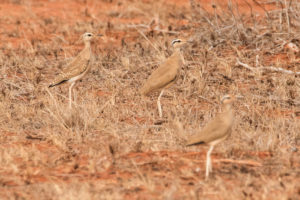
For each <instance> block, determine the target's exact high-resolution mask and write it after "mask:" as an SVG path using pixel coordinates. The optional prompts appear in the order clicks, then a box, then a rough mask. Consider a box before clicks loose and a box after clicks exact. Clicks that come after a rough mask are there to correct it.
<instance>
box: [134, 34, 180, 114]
mask: <svg viewBox="0 0 300 200" xmlns="http://www.w3.org/2000/svg"><path fill="white" fill-rule="evenodd" d="M185 43H186V41H185V40H182V39H175V40H173V41H172V46H173V47H174V49H175V50H174V53H173V54H172V55H171V56H170V57H169V58H167V60H166V61H165V62H164V63H162V64H161V65H160V66H159V67H158V68H157V69H156V70H154V71H153V72H152V74H151V75H150V76H149V78H148V79H147V81H146V82H145V83H144V85H143V86H142V88H141V89H140V93H141V94H142V95H148V94H149V93H151V92H153V91H156V90H160V89H161V93H160V95H159V97H158V100H157V106H158V111H159V116H160V117H162V111H161V104H160V98H161V96H162V94H163V91H164V89H165V88H168V87H169V86H170V85H172V83H174V82H175V80H176V78H177V74H178V71H179V69H180V67H181V66H182V64H183V56H182V55H181V52H180V47H181V46H182V45H184V44H185Z"/></svg>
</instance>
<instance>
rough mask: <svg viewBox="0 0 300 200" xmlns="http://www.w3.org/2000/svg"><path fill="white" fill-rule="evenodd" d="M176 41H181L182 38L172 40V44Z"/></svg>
mask: <svg viewBox="0 0 300 200" xmlns="http://www.w3.org/2000/svg"><path fill="white" fill-rule="evenodd" d="M176 42H178V43H179V42H181V40H180V39H175V40H173V41H172V45H174V44H175V43H176Z"/></svg>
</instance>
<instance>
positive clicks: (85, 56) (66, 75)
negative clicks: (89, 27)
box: [49, 33, 102, 108]
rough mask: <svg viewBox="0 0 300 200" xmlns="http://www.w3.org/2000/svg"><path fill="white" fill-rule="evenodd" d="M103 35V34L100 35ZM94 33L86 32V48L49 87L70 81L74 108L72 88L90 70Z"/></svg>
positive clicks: (84, 38) (84, 35)
mask: <svg viewBox="0 0 300 200" xmlns="http://www.w3.org/2000/svg"><path fill="white" fill-rule="evenodd" d="M98 36H102V35H98ZM93 37H94V35H93V34H92V33H84V34H83V35H82V39H83V42H84V45H85V46H84V49H83V50H82V51H81V52H80V53H79V54H78V55H77V56H76V57H75V58H74V59H73V60H72V61H71V62H70V63H69V64H68V65H67V66H66V68H65V69H64V70H63V71H62V72H61V74H59V75H58V76H57V77H56V78H55V80H54V81H53V83H52V84H51V85H49V87H54V86H56V85H60V84H62V83H65V82H68V83H70V84H71V85H70V87H69V107H70V108H72V88H73V86H74V85H75V83H76V81H78V80H79V79H81V78H82V77H83V76H84V75H85V74H86V73H87V72H88V71H89V70H90V61H91V57H92V50H91V40H92V39H93Z"/></svg>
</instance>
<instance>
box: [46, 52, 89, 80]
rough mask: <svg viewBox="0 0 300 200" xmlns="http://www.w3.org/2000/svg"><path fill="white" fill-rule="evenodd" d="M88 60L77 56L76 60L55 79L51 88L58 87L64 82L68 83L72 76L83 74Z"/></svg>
mask: <svg viewBox="0 0 300 200" xmlns="http://www.w3.org/2000/svg"><path fill="white" fill-rule="evenodd" d="M89 61H90V60H89V59H87V58H86V57H84V56H81V54H79V55H78V56H77V57H76V58H74V59H73V60H72V61H71V62H70V63H69V64H68V65H67V66H66V67H65V68H64V69H63V71H62V72H61V73H60V74H59V75H58V76H57V77H56V78H55V80H54V81H53V83H52V84H51V86H54V85H58V84H60V83H63V82H65V81H68V80H69V79H71V78H72V77H74V76H77V75H79V74H81V73H83V72H84V71H85V70H86V69H87V67H88V65H89Z"/></svg>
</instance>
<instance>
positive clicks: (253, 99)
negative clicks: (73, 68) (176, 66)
mask: <svg viewBox="0 0 300 200" xmlns="http://www.w3.org/2000/svg"><path fill="white" fill-rule="evenodd" d="M38 2H39V1H38ZM74 2H76V5H77V6H79V8H78V10H79V11H78V12H75V13H73V14H74V16H75V17H77V21H72V20H71V18H68V16H69V15H70V16H72V14H69V13H68V12H66V16H65V18H64V19H65V21H64V20H61V19H60V18H59V17H58V16H56V15H52V17H49V16H45V15H42V13H41V12H40V13H39V14H36V13H37V12H32V16H29V19H31V21H30V20H29V19H28V18H21V17H17V16H15V15H11V16H1V18H0V23H1V24H2V25H3V26H4V27H6V26H5V25H7V24H5V23H6V22H7V21H9V22H11V23H13V24H14V25H13V28H8V26H7V27H6V28H5V29H2V30H1V31H2V33H1V34H2V36H3V35H4V36H6V37H7V38H8V39H4V36H3V37H2V39H1V43H2V44H1V50H0V70H1V73H0V80H1V81H0V108H1V111H2V112H1V114H0V124H1V127H0V131H1V134H0V142H1V146H0V185H1V187H0V197H1V199H291V200H294V199H299V198H300V156H299V147H300V135H299V130H300V117H299V116H300V109H299V107H300V81H299V80H300V75H299V74H296V73H295V72H299V71H300V64H299V58H300V56H299V55H300V52H299V51H298V52H296V51H292V50H291V49H289V47H288V44H289V43H293V44H294V45H296V46H297V47H298V48H299V47H300V32H299V30H300V23H299V22H300V2H299V1H295V0H294V1H280V0H278V1H274V2H273V3H269V4H266V3H262V2H260V3H259V2H258V1H245V2H247V4H245V2H243V5H244V6H245V7H241V9H242V8H243V9H244V10H238V8H239V5H240V4H237V3H236V1H232V3H226V4H225V3H223V4H222V5H221V4H218V3H216V5H215V8H214V6H213V7H211V6H210V5H211V4H210V3H209V4H204V3H202V2H204V1H199V2H198V1H196V0H195V1H193V0H191V1H189V2H184V1H182V2H180V3H179V2H177V5H176V4H175V3H170V2H169V1H167V2H168V3H166V2H165V1H163V0H160V1H156V2H155V3H153V2H151V1H149V2H148V1H130V2H127V3H125V2H123V1H99V2H96V1H95V2H92V1H88V3H89V4H87V3H86V1H74ZM171 2H173V1H171ZM174 2H175V1H174ZM209 2H210V1H209ZM229 2H231V1H229ZM44 4H46V3H45V2H44V1H41V2H40V4H38V3H37V4H34V3H32V4H30V3H28V2H27V1H7V5H9V6H15V7H16V8H24V9H25V10H31V9H32V10H34V9H35V7H38V6H41V5H44ZM57 4H58V5H60V4H63V2H57ZM0 5H1V4H0ZM3 5H6V4H3ZM3 5H2V6H3ZM51 5H52V4H51ZM51 5H50V3H49V9H50V8H51ZM99 6H100V7H101V6H102V7H105V8H107V9H102V10H101V9H100V7H99ZM286 8H288V9H286ZM99 10H100V11H99ZM246 10H247V12H246ZM250 10H251V11H252V12H251V11H250ZM248 11H249V12H248ZM70 12H71V11H70ZM34 13H35V14H34ZM243 13H246V14H243ZM257 13H259V15H257ZM103 16H106V18H105V19H103ZM101 17H102V18H101ZM66 19H69V21H68V20H66ZM7 23H8V22H7ZM85 31H94V32H101V33H104V34H105V35H106V36H105V37H104V38H99V39H97V40H95V42H94V44H93V52H94V54H95V59H94V62H93V66H92V70H91V72H90V73H89V74H88V75H87V76H86V77H85V78H84V79H83V80H82V81H81V82H79V83H77V84H76V85H75V87H74V92H75V99H76V104H75V106H74V107H73V109H72V110H71V111H70V110H69V109H68V101H67V100H68V99H67V94H68V93H67V92H68V86H67V85H62V86H60V87H56V88H53V89H52V88H51V89H48V88H47V84H48V83H49V82H51V80H52V79H53V77H54V76H55V75H56V74H57V73H59V71H60V69H61V68H63V67H64V63H66V62H67V60H66V59H65V58H67V57H71V56H72V55H76V53H77V52H78V51H79V49H80V48H81V47H82V46H81V45H80V44H78V41H77V40H78V37H79V35H81V34H82V33H84V32H85ZM176 37H185V38H191V39H192V40H193V43H192V45H189V46H187V47H186V48H185V49H184V51H183V52H184V55H185V61H186V64H185V66H183V68H182V70H181V72H180V76H179V79H178V81H177V83H176V84H174V85H173V86H172V87H171V88H170V89H168V90H167V91H166V93H165V95H164V96H163V97H162V105H163V112H164V116H165V117H164V119H163V120H161V119H159V118H158V113H157V107H156V97H157V93H155V94H153V96H150V97H149V98H142V97H140V96H139V94H138V89H139V87H140V86H141V84H142V83H143V82H144V80H145V78H146V77H148V75H149V74H150V73H151V71H153V69H154V68H156V67H157V66H158V64H159V63H160V62H161V61H163V60H164V59H165V58H166V57H168V56H169V55H170V54H171V52H172V49H171V47H170V41H171V40H172V39H174V38H176ZM22 38H25V40H24V41H25V42H23V43H20V44H21V45H18V44H16V43H9V42H6V41H19V40H21V39H22ZM271 67H273V68H271ZM275 69H277V71H276V70H275ZM278 69H279V71H278ZM285 70H286V71H285ZM226 93H232V94H235V95H240V96H243V97H244V98H243V99H242V100H239V101H237V102H236V103H235V104H234V108H235V110H236V118H235V124H234V129H233V133H232V135H231V137H230V138H229V139H228V140H227V141H225V142H224V143H222V144H220V145H219V146H218V147H217V148H216V150H215V151H214V153H213V155H212V157H213V166H214V174H213V176H212V178H211V180H210V181H208V182H205V181H204V162H205V152H206V148H205V147H189V148H187V147H185V145H184V142H185V138H186V137H187V136H189V135H191V134H193V133H195V132H196V131H197V130H200V129H201V127H203V125H205V123H207V121H209V120H210V119H211V117H213V116H214V114H215V113H216V112H218V109H219V107H218V100H219V97H220V96H222V95H224V94H226Z"/></svg>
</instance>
